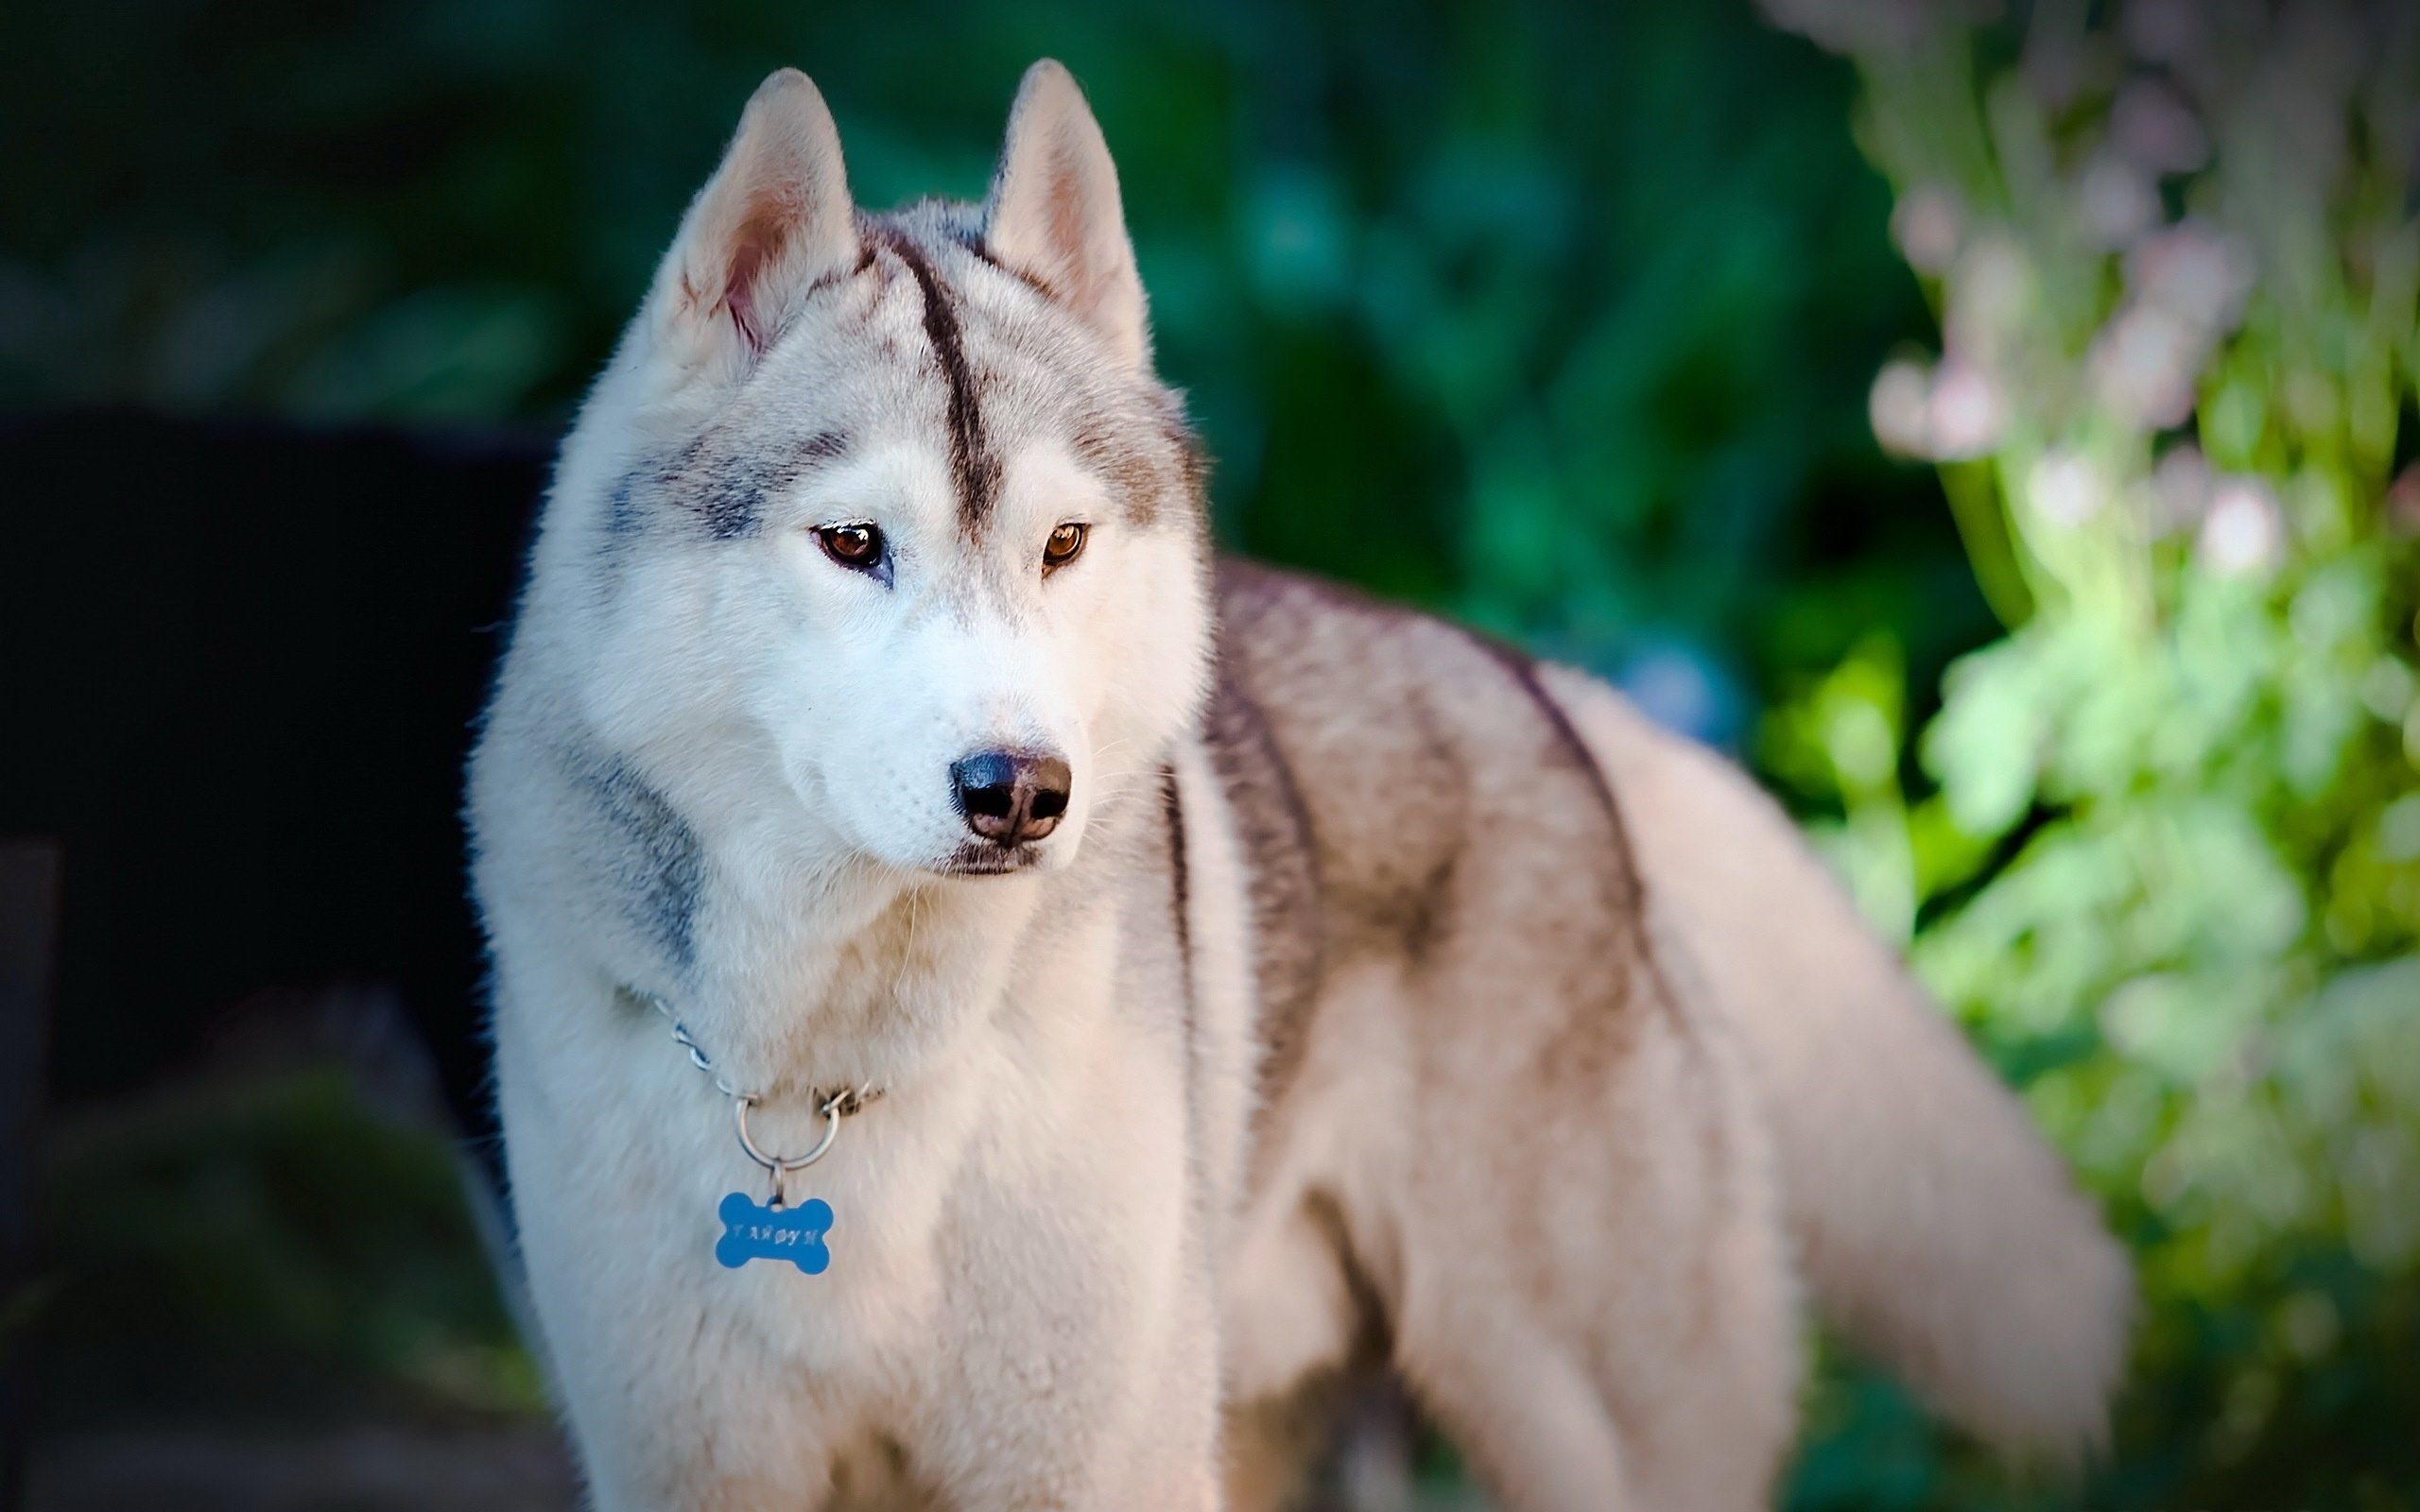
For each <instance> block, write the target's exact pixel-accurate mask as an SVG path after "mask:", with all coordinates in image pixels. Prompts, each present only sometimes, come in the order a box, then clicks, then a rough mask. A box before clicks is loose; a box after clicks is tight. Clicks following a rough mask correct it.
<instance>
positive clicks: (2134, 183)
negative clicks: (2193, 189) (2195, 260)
mask: <svg viewBox="0 0 2420 1512" xmlns="http://www.w3.org/2000/svg"><path fill="white" fill-rule="evenodd" d="M2076 213H2077V215H2078V216H2079V217H2080V218H2081V219H2082V220H2083V229H2084V234H2085V235H2086V236H2087V237H2088V238H2089V239H2090V240H2091V242H2092V245H2093V246H2095V247H2097V248H2099V249H2100V250H2102V251H2104V252H2114V251H2118V250H2119V249H2122V248H2125V247H2128V246H2131V245H2132V244H2133V243H2134V241H2135V238H2136V237H2138V236H2140V235H2142V234H2143V232H2147V231H2149V230H2151V229H2152V227H2153V226H2156V225H2158V224H2159V189H2158V186H2157V185H2155V184H2154V183H2153V182H2152V176H2151V174H2150V173H2149V172H2148V171H2146V170H2145V169H2144V168H2143V167H2141V166H2140V165H2139V164H2137V163H2132V162H2130V161H2128V160H2127V159H2125V158H2123V157H2121V156H2119V155H2118V154H2117V153H2114V152H2100V153H2097V154H2095V155H2094V157H2093V159H2092V161H2091V162H2090V163H2086V164H2085V165H2084V170H2083V179H2082V180H2080V181H2079V182H2078V183H2077V185H2076Z"/></svg>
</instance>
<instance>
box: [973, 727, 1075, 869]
mask: <svg viewBox="0 0 2420 1512" xmlns="http://www.w3.org/2000/svg"><path fill="white" fill-rule="evenodd" d="M949 775H950V781H951V782H954V783H956V784H957V788H958V811H959V813H960V814H963V815H965V816H966V827H967V828H968V829H970V830H973V831H974V832H975V833H977V834H979V835H981V836H982V837H983V838H984V839H986V840H996V841H998V842H999V843H1000V844H1002V845H1022V844H1024V843H1025V842H1026V841H1028V840H1039V839H1041V838H1042V837H1043V836H1044V835H1046V834H1048V833H1050V832H1051V831H1053V830H1055V829H1057V828H1059V816H1061V815H1062V814H1064V813H1066V812H1067V789H1068V782H1069V779H1068V774H1067V764H1066V763H1065V762H1064V761H1063V760H1061V759H1060V758H1059V757H1057V756H1054V755H1051V754H1050V753H1049V752H1047V751H1036V750H985V751H977V752H976V753H975V754H974V755H972V756H969V757H967V758H966V759H965V760H964V761H959V762H952V763H951V764H950V768H949Z"/></svg>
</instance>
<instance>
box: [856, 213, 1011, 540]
mask: <svg viewBox="0 0 2420 1512" xmlns="http://www.w3.org/2000/svg"><path fill="white" fill-rule="evenodd" d="M881 234H882V237H883V245H884V246H885V247H886V248H887V249H889V250H890V253H891V255H892V256H894V257H896V258H898V259H899V261H900V262H901V263H902V264H904V265H906V266H907V268H908V276H909V277H911V278H913V279H914V280H915V281H916V291H917V293H918V294H919V295H921V296H922V297H923V300H924V306H925V340H927V341H929V342H931V343H932V348H933V362H934V364H935V365H936V366H938V367H939V368H940V369H941V373H942V384H943V385H944V386H945V387H947V388H948V390H949V471H950V479H951V481H952V483H953V484H954V485H955V486H956V488H957V490H958V512H959V519H960V520H962V521H963V522H964V523H965V524H966V525H967V527H968V528H969V529H972V528H974V527H975V526H976V525H977V524H981V522H982V520H983V517H984V516H985V515H986V514H988V513H989V512H990V511H991V508H992V505H993V503H994V500H996V499H997V498H998V497H999V493H1000V459H999V458H998V457H996V456H994V455H992V450H991V446H990V444H989V442H988V440H987V439H986V438H985V436H984V434H983V412H982V408H981V406H980V405H979V404H977V398H976V378H975V369H974V368H973V367H972V366H970V365H969V364H968V362H967V360H966V343H965V338H964V336H963V335H962V334H961V333H960V331H959V324H958V312H957V310H956V309H955V308H954V307H953V306H952V305H951V303H950V299H949V293H948V291H947V290H946V289H945V288H944V287H943V286H942V280H941V275H940V274H939V273H937V272H935V271H934V270H933V265H932V262H931V260H930V259H929V258H927V257H925V251H924V249H923V248H921V247H918V246H917V245H916V244H915V243H914V242H913V241H910V240H909V239H908V237H907V236H906V235H904V234H902V233H901V232H898V231H896V230H893V229H890V228H889V227H885V228H882V231H881Z"/></svg>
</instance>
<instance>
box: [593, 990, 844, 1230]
mask: <svg viewBox="0 0 2420 1512" xmlns="http://www.w3.org/2000/svg"><path fill="white" fill-rule="evenodd" d="M631 996H633V997H635V998H637V999H639V1000H640V1001H641V1002H643V1003H645V1004H646V1005H648V1006H649V1007H651V1008H653V1009H654V1010H655V1011H656V1012H658V1013H660V1014H662V1015H663V1016H664V1022H666V1023H668V1024H670V1025H671V1026H672V1042H673V1043H674V1044H677V1045H679V1046H680V1047H681V1048H682V1049H683V1050H684V1051H686V1052H688V1055H689V1064H691V1065H693V1066H695V1067H697V1068H698V1069H699V1070H700V1071H701V1072H704V1073H705V1074H706V1075H707V1076H708V1077H710V1078H711V1079H712V1080H713V1082H714V1084H715V1091H718V1092H720V1093H722V1094H723V1095H724V1096H725V1097H728V1098H730V1099H731V1111H732V1123H733V1125H734V1126H735V1129H736V1130H737V1132H738V1135H739V1147H740V1149H741V1150H742V1151H743V1152H745V1153H746V1155H747V1156H748V1158H749V1159H750V1160H753V1161H755V1162H756V1163H757V1164H758V1165H760V1166H763V1167H764V1168H765V1172H766V1174H767V1175H769V1176H770V1177H772V1179H773V1194H772V1200H771V1201H770V1202H769V1203H768V1204H766V1205H765V1206H764V1208H763V1209H761V1210H759V1211H765V1212H774V1211H780V1210H781V1209H782V1208H783V1207H784V1206H785V1205H786V1204H785V1202H784V1200H783V1194H782V1186H783V1178H784V1177H787V1176H788V1175H789V1174H790V1173H791V1172H793V1171H804V1170H805V1169H806V1168H807V1167H808V1166H810V1165H813V1164H814V1163H815V1162H816V1161H818V1160H821V1159H823V1157H824V1156H825V1155H827V1154H829V1153H830V1151H831V1149H832V1142H833V1141H834V1140H836V1139H838V1137H839V1134H840V1121H841V1120H842V1119H844V1118H847V1117H849V1116H850V1115H852V1114H855V1113H859V1112H863V1111H864V1110H865V1108H867V1106H868V1105H869V1104H872V1103H873V1102H875V1101H876V1100H878V1099H879V1098H880V1097H881V1096H882V1094H883V1092H884V1091H885V1089H883V1088H880V1087H876V1086H874V1085H873V1083H871V1082H861V1083H859V1084H857V1085H856V1086H854V1087H842V1088H840V1089H838V1091H827V1090H825V1089H823V1088H820V1087H810V1088H808V1089H807V1097H808V1099H809V1100H810V1101H811V1102H812V1103H814V1105H815V1110H816V1112H818V1113H820V1114H821V1115H822V1118H823V1135H822V1137H821V1139H819V1140H817V1141H816V1142H815V1144H814V1147H813V1148H811V1149H809V1150H808V1151H806V1153H805V1154H804V1155H775V1154H771V1153H769V1152H768V1151H767V1150H765V1149H764V1148H763V1147H762V1146H760V1145H759V1144H757V1143H756V1141H755V1139H754V1138H753V1137H752V1135H750V1133H749V1132H748V1110H749V1109H750V1108H753V1107H755V1106H756V1105H757V1104H758V1103H760V1102H762V1101H764V1096H763V1094H762V1093H759V1092H752V1091H741V1090H740V1089H739V1088H737V1087H735V1086H733V1085H732V1084H731V1081H730V1079H729V1078H728V1077H726V1076H724V1075H723V1074H722V1073H721V1072H720V1071H717V1069H716V1068H715V1062H714V1057H711V1056H709V1055H707V1054H706V1050H705V1047H704V1046H703V1045H701V1044H700V1043H698V1039H697V1036H695V1035H693V1034H691V1033H690V1032H689V1026H688V1025H687V1024H685V1023H683V1022H681V1018H680V1016H679V1015H678V1014H676V1013H674V1012H673V1011H672V1005H671V1004H669V1003H666V1001H664V999H663V998H661V997H659V996H657V995H656V994H655V993H653V992H642V991H638V990H636V989H635V988H633V989H631ZM732 1196H735V1197H739V1198H740V1200H741V1201H743V1202H746V1201H747V1199H746V1198H745V1197H744V1196H742V1195H741V1194H738V1193H733V1194H732ZM749 1206H750V1207H752V1208H753V1207H755V1204H753V1203H750V1204H749ZM808 1206H809V1208H821V1209H822V1210H823V1211H824V1214H825V1221H826V1222H827V1223H828V1222H829V1215H830V1212H831V1210H830V1209H829V1208H826V1207H824V1205H823V1204H822V1203H821V1202H814V1203H810V1204H809V1205H808ZM724 1207H725V1208H726V1209H728V1208H729V1207H730V1198H728V1197H727V1198H725V1199H724ZM801 1211H803V1212H804V1211H806V1210H805V1209H802V1210H801ZM726 1222H728V1217H727V1215H726ZM730 1237H731V1236H730V1235H729V1234H726V1235H725V1236H724V1239H725V1244H724V1245H717V1246H716V1250H715V1252H716V1255H717V1258H721V1257H722V1256H723V1253H724V1249H725V1247H726V1246H727V1245H728V1243H729V1241H730ZM819 1247H820V1246H819ZM748 1258H752V1257H748ZM723 1263H725V1264H742V1263H746V1259H745V1258H743V1259H742V1260H740V1261H737V1262H735V1261H731V1260H724V1262H723ZM817 1268H818V1269H821V1266H818V1267H817Z"/></svg>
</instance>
